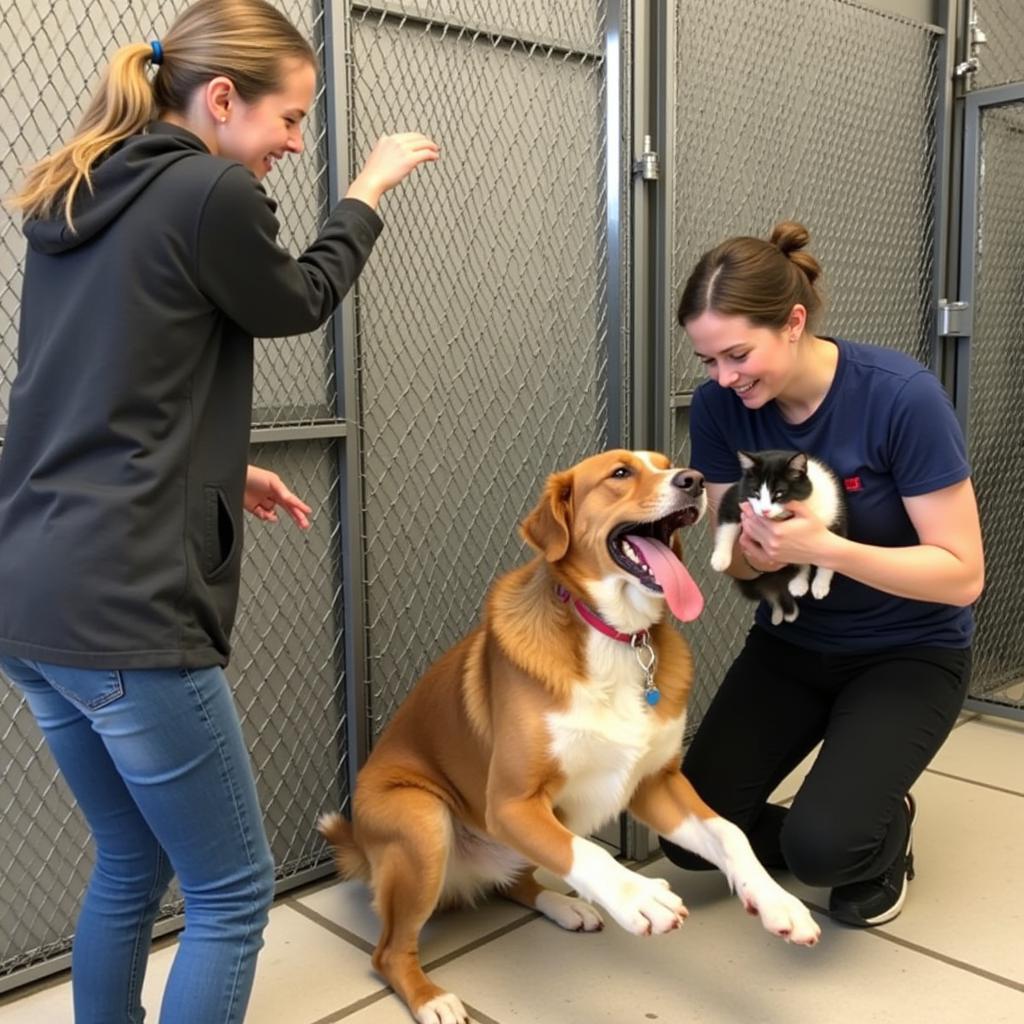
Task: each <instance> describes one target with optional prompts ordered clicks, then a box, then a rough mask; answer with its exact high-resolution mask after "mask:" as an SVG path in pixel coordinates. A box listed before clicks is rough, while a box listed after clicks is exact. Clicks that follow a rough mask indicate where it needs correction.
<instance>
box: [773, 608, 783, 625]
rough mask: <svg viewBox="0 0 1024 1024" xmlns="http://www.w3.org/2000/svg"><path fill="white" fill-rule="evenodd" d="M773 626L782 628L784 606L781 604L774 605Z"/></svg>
mask: <svg viewBox="0 0 1024 1024" xmlns="http://www.w3.org/2000/svg"><path fill="white" fill-rule="evenodd" d="M772 625H773V626H781V625H782V605H781V604H773V605H772Z"/></svg>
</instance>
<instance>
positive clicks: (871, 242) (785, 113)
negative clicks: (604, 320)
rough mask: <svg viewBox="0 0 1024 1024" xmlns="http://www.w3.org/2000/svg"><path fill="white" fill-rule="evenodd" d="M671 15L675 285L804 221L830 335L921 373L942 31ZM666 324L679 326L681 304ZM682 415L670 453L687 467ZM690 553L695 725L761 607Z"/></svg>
mask: <svg viewBox="0 0 1024 1024" xmlns="http://www.w3.org/2000/svg"><path fill="white" fill-rule="evenodd" d="M675 17H676V38H677V39H678V40H679V41H680V42H679V45H678V47H677V53H676V62H675V96H676V106H675V117H674V138H675V145H676V153H675V160H674V169H673V173H674V174H675V195H676V208H675V212H674V223H673V228H674V239H675V240H674V247H673V253H672V264H671V266H672V271H671V277H670V280H671V281H672V282H673V284H674V286H675V288H676V289H677V290H678V289H681V288H682V284H683V282H684V281H685V280H686V278H687V276H688V275H689V273H690V271H691V270H692V268H693V266H694V265H695V263H696V261H697V260H698V258H699V257H700V255H701V254H702V253H703V252H704V251H706V250H707V249H708V248H710V247H711V246H713V245H715V244H716V243H718V242H719V241H721V240H723V239H725V238H728V237H730V236H732V235H755V236H759V237H765V236H767V234H768V232H769V231H770V230H771V227H772V225H773V224H775V223H776V222H777V221H780V220H783V219H795V220H799V221H801V222H802V223H804V224H805V225H806V226H807V227H808V228H809V230H810V231H811V234H812V250H813V252H814V253H815V255H816V256H818V258H819V259H820V260H821V262H822V265H823V266H824V268H825V275H826V281H825V289H826V314H825V322H824V324H823V329H824V330H825V331H826V332H827V333H833V334H839V335H842V336H845V337H849V338H853V339H855V340H859V341H870V342H875V343H878V344H884V345H887V346H889V347H891V348H896V349H901V350H903V351H905V352H908V353H909V354H911V355H913V356H915V357H916V358H918V359H920V360H921V361H923V362H925V363H927V362H928V361H929V359H930V355H931V353H930V330H931V322H932V312H931V303H932V272H933V262H934V260H933V255H932V239H933V230H934V224H933V220H934V216H933V190H934V180H935V146H934V131H933V126H932V112H933V109H934V103H935V98H936V88H937V82H936V77H937V76H936V68H937V64H936V61H937V54H938V51H937V45H936V33H935V30H934V29H932V28H929V27H927V26H921V25H917V24H915V23H913V22H909V21H905V20H902V19H898V18H893V17H890V16H887V15H883V14H879V13H877V12H874V11H870V10H867V9H865V8H862V7H859V6H857V5H854V4H850V3H847V2H844V0H735V2H733V3H730V4H720V3H715V2H714V0H679V2H678V3H677V4H676V6H675ZM677 298H678V294H677V292H676V293H674V294H672V295H670V296H669V301H670V302H671V301H674V300H676V299H677ZM663 315H664V316H666V317H667V318H668V322H669V323H670V324H673V325H674V324H675V310H674V309H673V308H669V309H666V310H664V311H663ZM671 336H672V338H673V339H674V340H673V342H672V352H671V363H670V365H671V383H670V386H671V389H672V392H673V393H674V394H676V395H677V396H682V395H685V394H686V393H688V392H690V391H691V390H692V389H693V388H694V387H695V386H696V385H697V384H698V383H700V381H701V380H702V379H703V371H702V369H701V367H700V365H699V363H698V362H697V360H696V358H695V357H694V356H693V354H692V352H691V351H690V348H689V343H688V342H687V340H686V338H685V336H684V334H683V332H682V331H681V330H679V329H678V328H675V329H674V330H673V331H672V332H671ZM679 404H680V406H681V408H680V409H679V410H678V411H677V413H676V415H675V416H674V421H673V429H674V436H673V438H672V449H673V456H674V457H675V458H676V459H677V460H682V461H683V462H685V459H686V455H687V452H688V447H687V440H686V432H687V431H686V413H685V408H683V406H684V405H685V402H682V401H681V402H680V403H679ZM705 532H706V531H705ZM690 544H691V547H692V551H693V554H692V555H691V568H694V569H695V570H696V573H697V579H698V581H699V582H700V584H701V585H702V587H703V589H704V591H705V594H706V595H707V596H708V600H709V604H710V605H711V607H713V608H714V609H715V615H714V616H713V617H712V616H708V615H705V616H703V617H702V619H701V621H700V622H699V623H697V624H695V626H694V627H690V629H689V633H690V636H691V640H692V642H693V644H694V648H695V652H696V656H697V664H698V668H699V671H698V684H699V685H698V687H697V690H696V691H695V693H694V695H693V697H692V698H691V705H690V706H691V725H692V726H696V724H697V723H698V722H699V719H700V716H701V715H702V714H703V711H704V710H706V707H707V704H708V703H709V702H710V699H711V696H712V695H713V693H714V691H715V689H716V688H717V685H718V682H719V681H720V680H721V679H722V677H723V675H724V672H725V669H726V668H727V666H728V665H729V664H730V663H731V661H732V659H733V658H734V656H735V654H736V652H737V651H738V649H739V647H740V646H741V644H742V640H743V638H744V636H745V634H746V629H747V627H748V626H749V624H750V622H751V621H752V617H753V609H752V605H751V604H750V603H748V602H747V601H745V600H744V599H743V598H742V597H741V596H740V595H739V594H738V593H737V592H736V590H735V588H734V587H733V586H732V585H731V583H730V581H727V580H724V579H722V578H721V577H719V576H718V575H717V574H715V573H712V572H711V571H710V569H708V568H707V565H708V557H709V554H710V549H709V547H708V546H707V544H708V542H707V541H706V539H705V538H695V539H694V540H693V541H691V542H690Z"/></svg>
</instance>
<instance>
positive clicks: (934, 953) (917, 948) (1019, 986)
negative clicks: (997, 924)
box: [802, 900, 1024, 992]
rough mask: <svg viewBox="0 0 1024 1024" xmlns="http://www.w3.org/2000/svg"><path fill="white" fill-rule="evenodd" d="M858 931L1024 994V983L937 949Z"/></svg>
mask: <svg viewBox="0 0 1024 1024" xmlns="http://www.w3.org/2000/svg"><path fill="white" fill-rule="evenodd" d="M802 902H803V903H804V905H805V906H806V907H807V908H808V909H810V910H814V911H816V912H817V913H819V914H822V915H823V916H825V917H828V916H829V913H828V911H827V910H826V909H825V908H824V907H819V906H818V905H817V904H816V903H811V902H810V901H809V900H803V901H802ZM858 930H859V931H862V932H864V933H865V935H868V936H870V937H871V938H875V939H881V940H883V941H885V942H891V943H893V945H896V946H902V947H903V948H904V949H909V950H911V951H912V952H914V953H920V954H921V956H926V957H928V958H929V959H930V960H938V961H939V962H940V963H944V964H946V966H948V967H956V968H957V969H958V970H961V971H966V972H967V973H968V974H974V975H977V976H978V977H979V978H984V979H985V980H986V981H991V982H994V983H995V984H997V985H1002V986H1003V987H1004V988H1009V989H1013V990H1014V991H1016V992H1024V981H1017V980H1016V979H1014V978H1007V977H1006V976H1005V975H1002V974H996V973H995V972H994V971H987V970H985V968H984V967H977V966H975V965H974V964H971V963H968V962H967V961H966V960H958V959H957V958H956V957H952V956H949V954H948V953H940V952H939V951H938V950H937V949H929V948H928V947H927V946H922V945H920V944H919V943H917V942H911V941H910V939H904V938H901V937H900V936H899V935H894V934H893V933H892V932H887V931H884V930H883V929H881V928H860V929H858Z"/></svg>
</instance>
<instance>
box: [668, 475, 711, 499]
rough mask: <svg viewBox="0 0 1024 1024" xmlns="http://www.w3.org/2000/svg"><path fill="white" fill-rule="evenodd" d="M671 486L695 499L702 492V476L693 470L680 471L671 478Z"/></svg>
mask: <svg viewBox="0 0 1024 1024" xmlns="http://www.w3.org/2000/svg"><path fill="white" fill-rule="evenodd" d="M672 486H673V487H678V488H679V489H680V490H681V491H685V492H686V493H687V494H691V495H693V497H695V498H697V497H699V496H700V494H701V492H702V491H703V490H704V474H703V473H698V472H697V470H695V469H681V470H679V472H678V473H676V475H675V476H674V477H672Z"/></svg>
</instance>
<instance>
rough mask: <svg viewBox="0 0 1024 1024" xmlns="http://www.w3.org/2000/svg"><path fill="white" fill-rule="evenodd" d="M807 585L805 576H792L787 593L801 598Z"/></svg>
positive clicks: (805, 591)
mask: <svg viewBox="0 0 1024 1024" xmlns="http://www.w3.org/2000/svg"><path fill="white" fill-rule="evenodd" d="M808 587H809V584H808V582H807V577H806V576H794V577H793V578H792V579H791V580H790V581H789V592H790V593H791V594H792V595H793V596H794V597H803V596H804V594H806V593H807V590H808Z"/></svg>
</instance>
